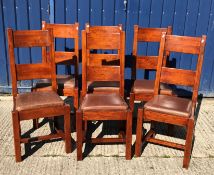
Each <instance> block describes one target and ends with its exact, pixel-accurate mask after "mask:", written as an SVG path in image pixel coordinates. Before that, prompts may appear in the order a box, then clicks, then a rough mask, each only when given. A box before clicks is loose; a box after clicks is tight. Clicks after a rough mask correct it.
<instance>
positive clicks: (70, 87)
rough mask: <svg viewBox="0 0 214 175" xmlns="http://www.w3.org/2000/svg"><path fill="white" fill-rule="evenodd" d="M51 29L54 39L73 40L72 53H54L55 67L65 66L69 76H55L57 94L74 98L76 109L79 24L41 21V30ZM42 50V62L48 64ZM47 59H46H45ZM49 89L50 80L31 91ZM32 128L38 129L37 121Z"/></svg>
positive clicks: (41, 81) (37, 84)
mask: <svg viewBox="0 0 214 175" xmlns="http://www.w3.org/2000/svg"><path fill="white" fill-rule="evenodd" d="M47 29H52V30H53V36H54V39H57V38H64V39H74V50H73V51H54V58H55V63H56V65H65V66H67V68H68V69H69V71H68V72H69V73H70V75H59V74H57V93H58V94H59V95H61V96H70V97H74V109H75V110H77V109H78V103H79V102H78V98H79V91H78V66H79V44H78V43H79V42H78V40H79V24H78V23H75V24H48V23H46V22H45V21H42V30H47ZM46 54H47V53H46V52H45V50H43V62H49V61H48V57H46ZM46 58H47V59H46ZM71 65H73V66H74V76H73V75H71V67H70V66H71ZM50 88H51V84H50V80H48V79H42V80H40V81H38V82H37V83H36V85H35V86H34V87H33V88H32V90H33V91H46V90H49V89H50ZM34 128H38V121H36V120H34Z"/></svg>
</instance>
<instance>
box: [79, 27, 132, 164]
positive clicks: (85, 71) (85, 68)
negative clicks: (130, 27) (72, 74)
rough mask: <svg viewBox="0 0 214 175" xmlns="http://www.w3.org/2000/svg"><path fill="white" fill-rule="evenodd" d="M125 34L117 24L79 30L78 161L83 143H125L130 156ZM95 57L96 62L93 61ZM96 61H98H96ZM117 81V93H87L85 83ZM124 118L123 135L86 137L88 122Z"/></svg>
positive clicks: (130, 134) (130, 125)
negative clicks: (80, 38) (86, 124)
mask: <svg viewBox="0 0 214 175" xmlns="http://www.w3.org/2000/svg"><path fill="white" fill-rule="evenodd" d="M94 49H98V50H104V51H106V50H115V51H116V52H117V53H116V54H112V53H94V52H93V50H94ZM124 57H125V33H124V31H122V28H121V27H120V26H117V27H109V26H96V27H93V28H90V27H86V30H83V31H82V93H81V94H82V100H81V104H80V107H79V110H78V111H77V116H76V117H77V118H76V128H77V160H82V159H83V154H82V146H83V142H92V143H112V142H113V143H125V144H126V159H131V144H132V143H131V142H132V113H131V111H130V109H129V107H128V105H127V104H126V102H125V100H124V98H123V97H124V67H125V66H124V65H125V63H124V61H125V60H124ZM114 59H117V60H119V65H111V64H110V65H101V64H100V63H101V61H105V62H108V61H112V60H114ZM95 60H96V63H94V62H93V61H95ZM97 60H98V61H99V62H98V63H97ZM96 81H99V82H106V83H107V82H109V81H110V82H112V81H116V82H118V83H119V93H117V92H112V93H105V92H104V93H89V92H88V85H87V83H88V82H96ZM108 120H116V121H126V133H125V136H122V137H120V136H119V137H118V138H88V139H86V137H85V135H86V132H87V127H84V124H85V123H87V121H108Z"/></svg>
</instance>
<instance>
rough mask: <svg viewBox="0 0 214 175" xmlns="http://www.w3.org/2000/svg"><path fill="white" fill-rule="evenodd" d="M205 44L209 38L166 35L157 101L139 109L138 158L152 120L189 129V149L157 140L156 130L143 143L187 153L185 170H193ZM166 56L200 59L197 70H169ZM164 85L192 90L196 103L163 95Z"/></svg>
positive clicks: (151, 131)
mask: <svg viewBox="0 0 214 175" xmlns="http://www.w3.org/2000/svg"><path fill="white" fill-rule="evenodd" d="M205 42H206V36H202V37H187V36H176V35H166V33H163V34H162V38H161V44H160V50H159V58H158V67H157V74H156V81H155V92H154V98H153V99H152V100H150V101H149V102H147V103H146V104H145V106H144V108H139V109H138V120H137V133H136V147H135V154H136V156H140V153H141V151H140V150H141V143H142V140H141V139H142V134H143V133H142V132H143V130H142V124H143V122H144V120H146V119H148V120H151V121H156V122H163V123H168V124H173V125H178V126H183V127H186V129H187V133H186V142H185V145H183V144H178V143H173V142H169V141H164V140H160V139H156V138H155V132H154V130H152V129H151V130H149V132H148V133H147V134H146V136H145V137H144V138H143V142H149V143H154V144H159V145H163V146H167V147H172V148H176V149H180V150H183V151H184V159H183V167H184V168H188V167H189V162H190V156H191V150H192V138H193V132H194V115H195V108H196V103H197V98H198V88H199V84H200V75H201V69H202V63H203V59H204V47H205ZM165 52H180V53H185V54H193V55H196V56H197V57H198V61H197V67H196V70H194V71H193V70H184V69H177V68H168V67H166V66H164V53H165ZM190 58H192V57H190ZM193 58H195V57H193ZM187 59H188V57H187ZM161 82H162V83H169V84H175V85H181V86H190V87H192V88H193V94H192V99H186V98H181V97H176V96H167V95H160V83H161Z"/></svg>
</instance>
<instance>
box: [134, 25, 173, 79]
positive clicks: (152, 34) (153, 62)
mask: <svg viewBox="0 0 214 175" xmlns="http://www.w3.org/2000/svg"><path fill="white" fill-rule="evenodd" d="M162 32H166V33H167V34H169V35H171V34H172V27H171V26H169V27H168V28H143V27H139V26H138V25H135V26H134V41H133V52H132V54H133V56H134V58H135V60H134V64H133V67H132V79H136V69H145V70H156V68H157V63H158V55H153V56H148V55H138V43H139V42H146V43H149V42H158V43H159V42H160V40H161V35H162ZM166 54H169V53H166ZM166 59H167V55H166V57H165V64H166Z"/></svg>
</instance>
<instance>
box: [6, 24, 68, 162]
mask: <svg viewBox="0 0 214 175" xmlns="http://www.w3.org/2000/svg"><path fill="white" fill-rule="evenodd" d="M7 34H8V51H9V57H10V70H11V77H12V94H13V104H14V106H13V110H12V121H13V134H14V146H15V156H16V162H20V161H21V160H22V158H21V143H28V142H31V141H41V140H50V139H54V138H63V139H64V140H65V150H66V153H70V152H71V135H70V106H69V105H66V104H65V103H64V101H63V100H62V99H61V98H60V97H59V96H58V95H57V93H56V87H57V85H56V72H55V63H54V58H53V56H54V47H53V41H52V39H53V32H52V30H50V32H49V31H47V30H43V31H42V30H31V31H29V30H23V31H20V30H18V31H13V30H12V29H10V28H9V29H8V30H7ZM27 47H30V48H31V47H44V48H46V49H49V51H48V53H49V59H50V63H48V64H47V63H45V62H43V63H37V64H16V62H15V53H14V49H15V48H27ZM41 78H47V79H51V83H52V86H51V89H50V90H49V91H46V92H28V93H18V88H17V81H21V80H33V79H41ZM53 116H64V132H62V131H61V132H57V133H55V134H50V135H45V136H38V137H34V138H23V137H22V136H21V127H20V122H21V121H23V120H30V119H38V118H46V117H53Z"/></svg>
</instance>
